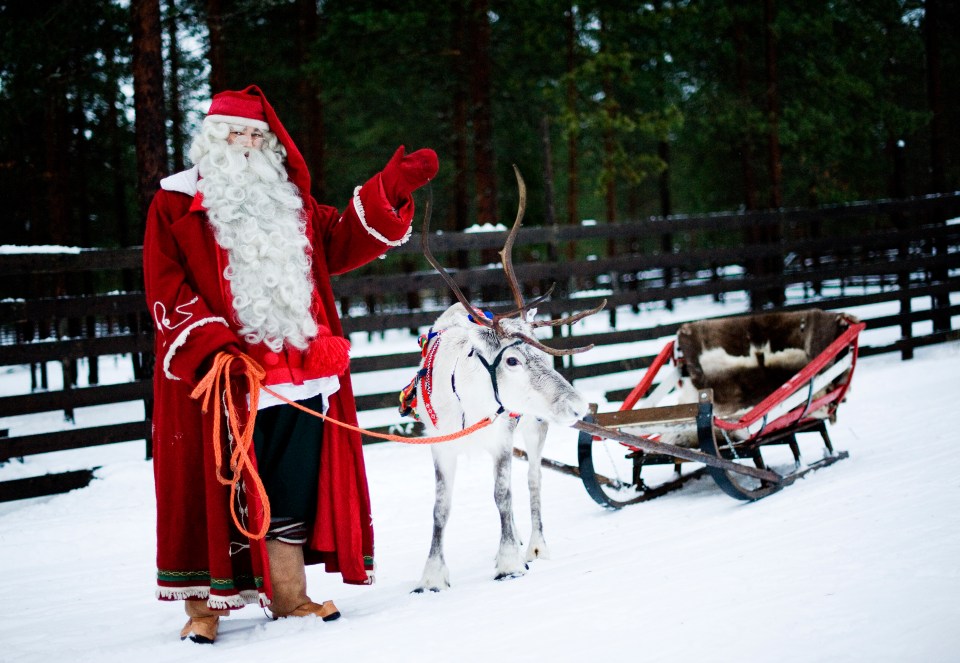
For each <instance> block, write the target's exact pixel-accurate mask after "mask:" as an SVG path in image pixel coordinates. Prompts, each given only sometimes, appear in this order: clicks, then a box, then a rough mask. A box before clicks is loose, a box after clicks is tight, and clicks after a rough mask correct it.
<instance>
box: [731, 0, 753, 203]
mask: <svg viewBox="0 0 960 663" xmlns="http://www.w3.org/2000/svg"><path fill="white" fill-rule="evenodd" d="M733 44H734V49H735V51H736V68H737V93H738V95H739V97H740V104H741V105H742V106H743V108H745V109H746V108H749V107H750V106H751V102H750V85H749V74H748V73H747V52H746V51H747V39H746V35H745V33H744V28H743V21H741V20H739V19H735V22H734V25H733ZM751 133H752V131H751V127H750V126H749V125H746V124H745V126H744V128H743V134H742V135H741V139H740V171H741V174H742V176H743V204H744V207H745V208H746V209H747V210H755V209H757V176H756V173H755V172H754V170H753V140H752V136H751Z"/></svg>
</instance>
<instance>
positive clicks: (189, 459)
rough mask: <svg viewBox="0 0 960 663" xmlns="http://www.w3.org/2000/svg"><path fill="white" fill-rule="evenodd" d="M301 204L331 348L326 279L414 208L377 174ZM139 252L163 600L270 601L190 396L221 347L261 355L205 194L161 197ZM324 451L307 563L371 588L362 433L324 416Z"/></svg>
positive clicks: (336, 324)
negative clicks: (245, 333) (232, 290)
mask: <svg viewBox="0 0 960 663" xmlns="http://www.w3.org/2000/svg"><path fill="white" fill-rule="evenodd" d="M252 89H254V90H255V91H256V92H257V93H259V90H256V89H255V88H252ZM263 103H264V105H265V108H267V109H269V112H268V117H271V116H272V117H273V118H274V119H275V117H276V116H275V113H273V109H272V108H270V107H269V104H267V102H266V100H265V99H264V100H263ZM270 124H271V129H273V130H274V131H275V133H278V134H280V133H281V132H282V134H283V135H281V141H284V139H285V140H286V141H287V143H289V144H287V143H285V145H286V147H287V151H288V157H287V158H288V172H289V174H290V178H291V180H292V181H293V182H294V183H296V184H297V185H298V186H299V187H300V189H301V193H302V194H303V193H304V192H306V191H308V190H309V176H307V175H306V172H307V171H306V167H305V164H303V160H302V157H301V156H300V154H299V152H298V151H296V148H295V147H294V146H293V143H292V141H290V139H289V136H287V135H286V132H285V131H282V126H281V125H279V121H276V125H277V127H279V128H280V130H281V131H277V129H276V128H275V125H274V122H271V123H270ZM291 148H292V149H291ZM304 185H305V186H304ZM358 202H359V205H358ZM304 203H305V205H304V208H305V209H304V211H305V213H306V216H307V222H308V223H307V234H308V237H309V239H310V241H311V246H312V270H313V278H314V282H315V284H316V287H317V291H316V293H315V296H314V303H315V307H314V308H315V313H316V315H317V322H318V323H319V325H321V327H322V328H326V329H329V330H330V334H331V335H332V338H330V337H328V339H327V340H328V341H329V342H331V343H332V344H333V345H336V344H337V343H340V344H343V343H345V340H344V339H342V335H343V331H342V328H341V326H340V321H339V318H338V316H337V311H336V307H335V302H334V296H333V291H332V288H331V285H330V275H331V274H340V273H343V272H346V271H349V270H351V269H355V268H357V267H360V266H361V265H364V264H366V263H367V262H369V261H370V260H372V259H374V258H376V257H378V256H380V255H382V254H383V253H384V252H385V251H386V249H387V244H385V243H384V240H387V241H389V242H391V243H392V242H395V241H397V240H400V239H401V238H403V237H404V236H405V235H406V234H407V233H408V230H409V226H410V221H411V219H412V217H413V202H412V200H409V201H407V202H406V203H405V204H404V205H403V206H402V207H401V209H400V210H394V209H393V207H392V205H391V203H390V202H389V201H388V200H387V198H386V196H385V195H384V192H383V188H382V186H381V183H380V176H379V174H378V175H376V176H374V177H373V178H372V179H371V180H369V181H368V182H367V183H366V184H365V185H363V187H361V188H360V189H359V190H358V191H357V193H356V195H355V196H354V199H353V200H352V201H351V202H350V203H349V204H348V205H347V206H346V208H345V211H344V212H343V214H341V213H340V212H338V211H337V210H336V209H335V208H333V207H329V206H324V205H319V204H317V202H316V201H315V200H313V198H312V197H310V196H309V195H304ZM358 207H359V209H358ZM143 253H144V280H145V291H146V297H147V303H148V306H149V307H150V310H151V311H152V312H153V317H154V323H155V329H156V343H155V352H156V369H155V374H154V410H153V449H154V476H155V480H156V494H157V569H158V570H157V582H158V591H157V595H158V598H161V599H169V600H172V599H185V598H209V605H210V606H211V607H240V606H242V605H244V604H246V603H249V602H253V601H257V600H259V601H260V602H261V604H266V603H267V600H266V599H269V597H270V596H271V594H272V591H271V588H270V586H269V575H270V574H269V562H268V558H267V554H266V547H265V545H264V543H263V541H262V540H260V541H257V540H252V539H248V538H247V537H245V536H243V535H241V534H240V532H239V531H238V530H237V528H236V526H235V525H234V524H233V521H232V517H231V515H230V504H229V494H230V490H229V487H227V486H223V485H221V484H220V482H219V481H218V480H217V478H216V476H215V466H214V447H213V444H214V442H213V440H212V431H213V422H212V421H211V415H210V414H207V415H204V414H203V413H202V412H201V408H200V404H199V403H198V402H197V401H195V400H193V399H191V398H190V392H191V391H192V390H193V388H194V386H195V385H196V383H197V381H198V379H199V378H200V377H202V375H200V373H202V370H203V369H202V367H203V366H204V365H205V362H209V358H210V357H211V356H212V355H214V354H215V353H216V352H218V351H219V350H223V349H226V348H228V347H231V346H235V347H236V346H239V347H240V348H241V349H242V350H244V351H245V352H248V353H250V354H252V355H254V356H258V355H259V356H260V357H261V358H262V357H264V355H265V350H264V348H262V347H261V348H259V349H257V348H250V347H248V346H247V344H246V343H245V342H244V341H243V339H241V338H240V336H239V335H238V333H237V330H238V327H239V326H238V323H237V321H236V320H235V316H234V315H233V311H232V308H231V306H230V303H229V289H228V287H227V285H226V283H225V282H224V279H223V277H222V272H223V269H222V267H223V265H224V264H225V263H224V261H225V259H226V258H225V253H223V250H222V248H221V247H220V246H219V245H218V244H217V243H216V241H215V239H214V235H213V230H212V228H211V226H210V224H209V223H208V221H207V217H206V213H205V210H204V208H203V205H202V199H201V198H200V197H199V195H198V196H194V197H191V196H190V195H188V194H186V193H182V192H177V191H167V190H161V191H159V192H158V193H157V195H156V196H155V198H154V201H153V204H152V206H151V208H150V212H149V215H148V219H147V230H146V235H145V238H144V248H143ZM312 351H313V349H312V348H311V350H308V352H307V354H308V355H309V354H310V352H312ZM271 354H272V353H271ZM270 359H271V361H275V363H274V364H273V365H272V366H268V368H270V369H271V371H270V372H271V373H272V375H273V377H272V378H271V377H270V375H268V378H267V380H266V381H267V383H268V384H269V383H271V382H277V381H280V378H279V377H277V376H283V375H286V376H288V378H287V379H286V381H287V382H291V381H292V382H295V383H296V382H299V381H301V380H303V379H310V378H312V377H323V376H325V375H330V371H329V366H324V365H323V363H322V362H312V363H311V362H309V361H304V357H303V356H302V355H301V354H300V353H296V352H292V353H288V352H284V353H281V354H280V355H273V356H272V357H270ZM268 363H269V362H268ZM308 365H309V366H308ZM328 415H329V416H331V417H333V418H335V419H338V420H341V421H345V422H347V423H351V424H354V425H356V423H357V416H356V405H355V403H354V398H353V391H352V388H351V384H350V377H349V372H348V371H345V372H344V373H343V374H342V375H340V389H339V391H337V392H336V393H335V394H334V395H333V396H332V397H331V398H330V407H329V410H328ZM220 443H221V444H222V443H223V442H222V441H221V442H220ZM321 454H322V457H321V470H320V477H319V485H318V491H317V510H316V514H317V515H316V518H315V521H314V527H313V530H312V532H311V534H310V537H309V540H308V544H307V548H306V550H305V553H306V557H307V561H308V563H318V562H324V563H325V564H326V569H327V570H328V571H331V572H339V573H340V574H341V576H342V577H343V580H344V582H347V583H353V584H362V583H366V582H368V575H367V570H369V569H372V565H373V527H372V522H371V516H370V498H369V492H368V489H367V480H366V472H365V469H364V462H363V454H362V449H361V440H360V436H359V434H357V433H355V432H352V431H349V430H347V429H344V428H341V427H339V426H335V425H332V424H329V423H328V424H326V425H325V426H324V428H323V443H322V451H321ZM251 486H252V482H250V481H246V482H245V487H246V488H247V490H246V491H240V492H239V493H238V494H239V496H240V499H241V501H242V503H241V504H240V505H239V506H240V507H241V510H242V511H243V512H245V513H246V514H247V517H248V519H249V521H250V522H248V523H247V524H246V529H247V530H248V531H252V532H256V531H258V530H259V528H260V524H261V523H260V516H261V515H262V505H261V504H260V503H259V500H258V498H257V495H256V493H255V492H253V491H252V490H250V488H251Z"/></svg>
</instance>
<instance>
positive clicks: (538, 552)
mask: <svg viewBox="0 0 960 663" xmlns="http://www.w3.org/2000/svg"><path fill="white" fill-rule="evenodd" d="M526 419H528V417H524V418H523V419H522V420H521V421H520V426H519V428H520V432H521V434H522V435H523V441H524V443H525V445H526V448H527V460H528V461H529V462H528V463H527V487H528V488H529V489H530V543H528V544H527V554H526V559H527V561H528V562H529V561H532V560H534V559H537V558H540V559H549V558H550V550H549V548H547V542H546V541H545V540H544V538H543V520H542V517H541V512H540V486H541V483H540V478H541V471H540V470H541V466H540V460H541V459H542V458H543V444H544V442H546V440H547V426H548V424H547V422H546V421H543V420H541V419H536V418H534V417H529V420H530V421H526Z"/></svg>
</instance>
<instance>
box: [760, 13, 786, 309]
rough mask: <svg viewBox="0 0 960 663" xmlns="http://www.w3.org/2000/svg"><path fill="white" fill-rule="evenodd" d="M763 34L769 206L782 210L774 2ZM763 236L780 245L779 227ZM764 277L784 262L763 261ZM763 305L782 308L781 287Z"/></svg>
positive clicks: (779, 271) (769, 293)
mask: <svg viewBox="0 0 960 663" xmlns="http://www.w3.org/2000/svg"><path fill="white" fill-rule="evenodd" d="M763 9H764V11H763V14H764V32H765V35H766V50H765V58H764V59H765V63H766V83H767V93H766V98H767V121H768V125H769V126H768V129H767V131H768V134H767V135H768V158H769V162H770V163H769V168H770V207H771V208H773V209H780V208H781V207H783V183H782V180H783V162H782V161H781V158H780V100H779V95H778V92H777V41H776V32H775V30H774V25H773V23H774V19H775V8H774V0H765V1H764V5H763ZM766 228H767V232H766V233H765V238H766V243H767V244H770V245H774V244H778V243H779V242H780V236H781V231H780V225H779V223H777V224H772V223H771V224H767V225H766ZM765 263H766V268H765V269H764V270H763V271H764V272H765V274H768V275H770V276H779V275H780V274H782V273H783V259H782V258H781V256H779V255H777V254H774V255H771V256H769V257H768V258H767V259H766V260H765ZM764 299H765V303H766V302H769V303H770V304H773V305H774V306H782V305H783V303H784V301H785V298H784V294H783V286H770V287H769V288H767V289H766V296H765V297H764Z"/></svg>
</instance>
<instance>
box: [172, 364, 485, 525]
mask: <svg viewBox="0 0 960 663" xmlns="http://www.w3.org/2000/svg"><path fill="white" fill-rule="evenodd" d="M234 361H242V362H244V364H245V367H244V371H243V376H244V377H245V378H246V380H247V393H248V394H249V395H250V404H249V409H248V411H249V416H248V418H247V424H246V426H243V427H242V428H241V426H240V418H239V416H238V414H237V409H236V407H235V406H234V403H233V393H232V391H231V389H230V379H231V377H232V376H233V377H240V376H239V375H235V376H234V375H233V374H232V371H231V370H230V365H231V364H232V363H233V362H234ZM265 375H266V373H265V372H264V370H263V368H262V367H261V366H260V365H259V364H258V363H257V362H256V361H254V360H253V359H252V358H251V357H249V356H248V355H245V354H242V353H241V354H239V355H233V354H230V353H229V352H219V353H217V356H216V357H214V360H213V366H211V367H210V370H209V371H207V374H206V375H204V376H203V379H202V380H200V382H199V384H197V387H196V389H194V390H193V392H192V393H191V394H190V397H191V398H194V399H198V398H201V397H202V401H201V406H202V409H203V412H204V414H206V413H207V411H208V410H209V408H210V404H211V402H212V403H213V456H214V462H215V466H216V473H217V481H219V482H220V483H221V484H222V485H224V486H230V515H231V516H233V522H234V524H235V525H236V526H237V529H238V530H240V532H241V533H243V535H244V536H247V537H249V538H251V539H254V540H259V539H262V538H263V537H264V536H266V534H267V530H268V529H269V528H270V500H269V499H268V498H267V491H266V488H264V485H263V481H261V479H260V475H259V474H258V473H257V471H256V468H254V466H253V463H252V460H251V458H252V456H253V450H252V448H253V428H254V424H255V423H256V418H257V406H258V405H259V402H260V390H261V389H263V391H265V392H267V393H268V394H270V395H271V396H274V397H275V398H278V399H279V400H281V401H283V402H284V403H286V404H288V405H292V406H293V407H295V408H297V409H298V410H302V411H303V412H306V413H307V414H310V415H312V416H314V417H319V418H320V419H323V420H324V421H328V422H330V423H331V424H334V425H336V426H340V427H342V428H346V429H349V430H352V431H356V432H358V433H362V434H364V435H369V436H371V437H376V438H379V439H381V440H390V441H392V442H403V443H405V444H437V443H440V442H449V441H451V440H456V439H459V438H461V437H465V436H467V435H470V434H471V433H474V432H476V431H478V430H480V429H481V428H486V427H487V426H489V425H490V424H492V423H493V417H487V418H486V419H481V420H480V421H478V422H477V423H475V424H473V425H472V426H469V427H468V428H464V429H463V430H460V431H457V432H456V433H449V434H447V435H437V436H434V437H404V436H402V435H391V434H389V433H376V432H374V431H371V430H366V429H364V428H360V427H358V426H354V425H352V424H348V423H346V422H344V421H338V420H337V419H334V418H332V417H328V416H327V415H325V414H323V413H321V412H317V411H316V410H311V409H310V408H308V407H305V406H303V405H301V404H300V403H297V402H296V401H292V400H290V399H289V398H286V397H284V396H282V395H281V394H278V393H277V392H275V391H274V390H272V389H270V388H269V387H267V386H266V385H264V384H263V383H262V381H263V378H264V376H265ZM221 393H222V394H225V401H226V417H227V425H228V427H229V432H230V434H231V436H232V438H233V440H234V444H233V450H232V452H231V454H230V471H231V472H232V475H231V476H230V477H229V478H226V477H224V476H223V453H222V450H221V446H220V432H221V428H220V420H221V417H222V416H223V411H222V410H221V406H222V403H221V398H220V394H221ZM244 470H246V471H247V475H248V476H249V477H250V480H251V481H253V484H254V488H255V490H256V491H257V494H258V496H259V497H260V502H261V503H262V504H263V522H262V523H261V526H260V531H259V532H257V533H256V534H254V533H251V532H249V531H247V529H246V528H245V527H244V526H243V525H242V524H241V522H240V518H239V517H238V515H237V511H236V500H235V497H236V491H237V484H238V483H239V481H240V479H241V474H242V472H243V471H244Z"/></svg>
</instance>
